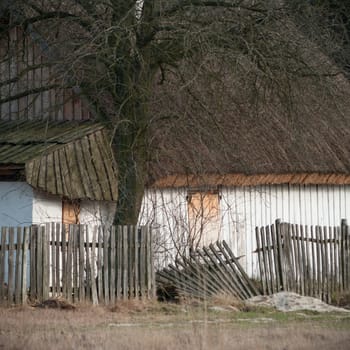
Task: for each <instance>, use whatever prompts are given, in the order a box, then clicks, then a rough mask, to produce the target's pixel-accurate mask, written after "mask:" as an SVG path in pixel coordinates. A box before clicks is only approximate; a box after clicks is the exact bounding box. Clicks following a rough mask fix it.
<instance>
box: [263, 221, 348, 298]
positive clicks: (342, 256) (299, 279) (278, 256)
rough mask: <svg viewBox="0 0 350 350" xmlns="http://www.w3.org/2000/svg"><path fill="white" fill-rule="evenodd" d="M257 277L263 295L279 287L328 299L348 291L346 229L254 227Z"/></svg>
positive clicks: (343, 226)
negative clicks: (258, 273)
mask: <svg viewBox="0 0 350 350" xmlns="http://www.w3.org/2000/svg"><path fill="white" fill-rule="evenodd" d="M256 241H257V250H256V252H257V253H258V261H259V269H260V277H261V283H262V289H263V293H264V294H272V293H275V292H278V291H280V290H285V291H293V292H296V293H299V294H302V295H307V296H313V297H317V298H320V299H322V300H324V301H326V302H330V301H331V299H332V296H334V295H336V294H338V293H342V292H344V291H350V230H349V226H348V225H347V222H346V220H342V223H341V226H338V227H326V226H310V227H309V226H305V225H296V224H289V223H282V222H280V221H279V220H277V221H276V222H275V224H274V225H270V226H266V227H261V228H259V227H257V228H256Z"/></svg>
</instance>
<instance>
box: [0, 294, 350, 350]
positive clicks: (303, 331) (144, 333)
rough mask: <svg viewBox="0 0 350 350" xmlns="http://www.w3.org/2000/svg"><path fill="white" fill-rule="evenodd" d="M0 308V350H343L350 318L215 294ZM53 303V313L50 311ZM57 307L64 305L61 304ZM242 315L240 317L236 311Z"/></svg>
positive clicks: (348, 333) (349, 339) (348, 335)
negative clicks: (207, 297)
mask: <svg viewBox="0 0 350 350" xmlns="http://www.w3.org/2000/svg"><path fill="white" fill-rule="evenodd" d="M45 304H48V305H50V306H49V307H44V308H43V307H31V306H27V307H16V308H0V349H2V348H4V349H22V348H26V349H29V350H31V349H35V350H37V349H38V350H40V349H47V348H50V349H63V348H64V349H141V348H142V349H145V350H151V349H152V350H158V349H159V350H160V349H167V350H173V349H182V350H190V349H191V350H193V349H203V350H206V349H232V348H233V344H234V348H237V349H272V350H273V349H288V350H293V349H311V350H312V349H317V350H320V349H337V350H341V349H348V344H349V341H350V332H349V329H350V316H349V315H348V314H342V315H341V314H333V313H331V314H321V313H308V312H295V313H288V314H287V313H282V312H276V311H275V310H273V309H269V308H258V307H252V308H251V309H250V310H245V309H244V305H243V303H241V302H240V301H237V300H235V299H232V298H231V297H227V296H226V295H218V296H216V297H215V298H212V299H211V300H208V301H206V302H202V301H199V300H194V299H191V300H189V299H187V300H182V301H181V303H159V302H156V301H147V300H140V301H136V300H133V301H125V302H118V303H117V304H116V305H115V306H114V307H111V308H104V307H91V305H87V304H80V305H77V307H76V309H75V310H74V311H73V310H72V309H65V311H64V312H60V310H62V307H57V308H56V306H58V305H62V304H60V303H58V301H57V300H55V301H53V300H51V301H50V302H49V303H45ZM52 305H55V308H51V306H52ZM63 305H65V304H63ZM242 311H243V312H242Z"/></svg>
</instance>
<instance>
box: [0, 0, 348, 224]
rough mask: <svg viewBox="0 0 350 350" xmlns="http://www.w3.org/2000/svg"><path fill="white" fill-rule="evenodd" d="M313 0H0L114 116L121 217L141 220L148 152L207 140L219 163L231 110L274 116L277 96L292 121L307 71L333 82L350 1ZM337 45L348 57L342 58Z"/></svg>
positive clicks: (101, 111) (2, 28) (325, 84)
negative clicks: (269, 112) (217, 153)
mask: <svg viewBox="0 0 350 350" xmlns="http://www.w3.org/2000/svg"><path fill="white" fill-rule="evenodd" d="M305 3H306V2H302V1H297V0H295V1H292V2H284V1H278V0H270V1H266V0H264V1H263V0H261V1H260V0H143V1H141V0H138V1H137V0H65V1H58V0H45V1H39V0H13V1H3V2H2V4H1V5H0V18H2V20H1V23H0V35H1V36H6V35H7V34H8V33H9V31H10V30H11V29H13V28H15V27H18V26H19V27H21V28H22V29H23V31H24V32H25V33H26V34H27V35H29V36H30V37H31V38H32V40H33V41H34V42H36V44H37V45H38V46H39V47H40V49H41V52H42V54H43V56H44V57H45V62H44V63H43V64H46V65H48V66H49V67H50V70H51V73H52V74H53V76H54V77H55V84H59V85H60V86H61V87H62V88H63V87H69V88H72V89H73V91H74V92H75V93H76V94H78V95H80V96H82V97H83V98H84V99H86V100H87V101H88V103H89V106H90V109H91V110H92V111H93V116H94V118H96V119H98V120H101V121H103V122H104V123H106V124H107V125H108V126H109V127H110V130H111V131H112V136H111V143H112V144H113V146H114V150H115V157H116V160H117V163H118V168H119V169H118V170H119V184H118V190H119V199H118V203H117V208H118V209H117V214H116V223H135V222H136V221H137V217H138V212H139V208H140V205H141V199H142V195H143V191H144V188H145V186H146V184H147V183H148V182H149V181H150V180H151V179H152V176H155V174H154V173H152V171H150V164H151V163H152V162H153V163H154V162H159V163H162V165H164V163H176V162H180V160H179V159H176V158H175V159H170V154H171V152H167V153H166V154H167V156H168V158H166V157H165V158H164V157H163V158H162V157H161V156H159V154H160V153H161V152H160V148H161V147H163V148H167V147H168V148H171V147H174V148H177V149H180V152H182V153H184V151H185V150H189V154H190V153H191V148H193V149H195V150H196V152H198V150H199V151H200V152H202V153H203V157H206V158H209V159H210V161H211V163H212V166H211V167H210V171H214V170H217V171H220V164H216V157H215V156H214V155H212V154H211V152H210V148H211V147H212V146H213V147H216V148H217V149H221V151H222V153H223V156H224V155H225V152H226V149H227V145H228V144H229V143H230V142H231V141H232V140H230V139H229V136H228V135H227V132H226V131H227V129H228V127H227V125H230V127H234V125H233V124H234V122H233V121H232V119H230V118H231V116H232V115H233V114H234V115H239V118H259V117H261V116H262V117H264V118H266V113H264V112H266V110H267V106H271V105H273V106H276V109H275V113H277V111H279V113H281V115H283V116H286V118H289V119H288V120H287V119H286V122H289V121H290V120H293V114H294V113H300V112H301V109H302V108H301V107H300V103H297V102H296V101H297V99H298V98H299V96H301V95H302V94H304V88H303V86H305V82H307V84H309V85H310V84H311V85H312V86H316V85H317V86H318V88H317V89H318V90H320V88H319V87H321V90H322V89H324V90H327V91H331V92H330V95H333V94H334V91H333V90H332V88H330V85H329V83H330V80H329V77H334V76H337V75H339V74H342V73H343V72H344V70H345V68H346V69H347V68H348V62H347V61H346V59H347V58H346V57H348V55H345V54H344V52H345V51H344V49H345V50H347V49H348V43H349V40H348V35H349V23H348V18H349V17H348V12H347V11H348V8H347V7H346V6H341V3H342V2H341V1H338V2H337V1H335V0H334V1H330V0H329V1H326V0H324V1H321V0H319V1H310V2H308V3H307V4H305ZM326 3H327V4H326ZM315 8H317V9H318V12H316V11H314V9H315ZM310 19H312V20H310ZM319 33H321V34H322V35H319ZM319 36H320V37H322V38H323V39H322V40H323V41H322V45H321V42H320V38H319ZM325 38H326V39H327V40H324V39H325ZM333 46H336V49H334V48H333ZM333 54H334V55H333ZM343 54H344V55H343ZM339 57H343V58H344V60H342V61H341V62H344V64H339V65H338V66H336V67H335V65H334V64H333V61H332V60H335V61H336V62H340V58H339ZM51 83H52V82H51ZM48 85H50V84H48ZM322 91H323V90H322ZM315 98H316V97H315ZM319 98H321V97H319ZM305 108H308V107H307V106H305ZM269 110H270V109H269ZM189 130H191V133H190V135H189V132H188V131H189ZM247 132H248V130H247ZM160 133H161V134H162V135H163V140H164V135H167V134H169V143H168V144H164V143H161V142H159V134H160ZM213 135H215V137H214V136H213ZM189 136H190V137H189ZM218 136H220V137H218ZM174 140H175V141H174ZM194 144H196V147H193V145H194ZM198 145H199V146H198ZM227 152H232V148H230V150H227ZM185 163H186V166H184V167H183V169H182V171H183V172H188V173H192V174H196V173H201V172H205V171H209V170H208V169H204V167H203V164H202V163H201V162H200V161H197V160H196V158H195V157H193V158H191V159H190V161H188V162H185Z"/></svg>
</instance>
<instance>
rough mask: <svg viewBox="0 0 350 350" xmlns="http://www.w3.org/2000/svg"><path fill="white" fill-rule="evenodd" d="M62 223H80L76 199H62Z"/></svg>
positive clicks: (78, 206)
mask: <svg viewBox="0 0 350 350" xmlns="http://www.w3.org/2000/svg"><path fill="white" fill-rule="evenodd" d="M62 223H63V224H79V223H80V202H79V201H77V200H68V199H64V200H63V201H62Z"/></svg>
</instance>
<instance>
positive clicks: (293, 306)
mask: <svg viewBox="0 0 350 350" xmlns="http://www.w3.org/2000/svg"><path fill="white" fill-rule="evenodd" d="M245 302H246V304H247V305H258V306H267V307H274V308H276V309H277V310H279V311H287V312H288V311H300V310H311V311H317V312H350V310H346V309H343V308H340V307H335V306H332V305H328V304H326V303H324V302H323V301H321V300H319V299H317V298H312V297H307V296H302V295H299V294H296V293H292V292H279V293H276V294H272V295H258V296H255V297H253V298H250V299H248V300H246V301H245Z"/></svg>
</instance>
